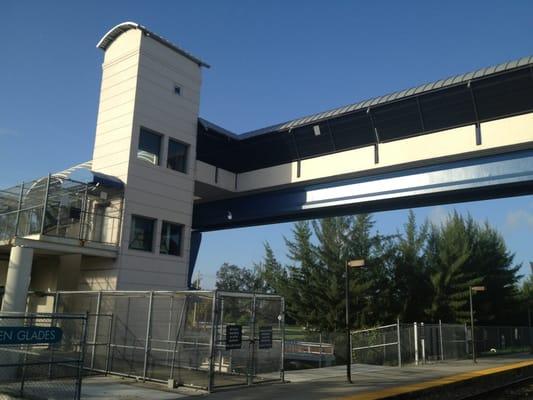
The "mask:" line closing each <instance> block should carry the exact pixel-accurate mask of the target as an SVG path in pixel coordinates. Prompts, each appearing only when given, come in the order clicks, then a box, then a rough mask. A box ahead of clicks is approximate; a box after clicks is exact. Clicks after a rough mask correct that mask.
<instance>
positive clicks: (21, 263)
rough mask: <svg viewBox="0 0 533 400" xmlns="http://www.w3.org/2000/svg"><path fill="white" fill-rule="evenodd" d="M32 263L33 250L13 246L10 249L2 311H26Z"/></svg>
mask: <svg viewBox="0 0 533 400" xmlns="http://www.w3.org/2000/svg"><path fill="white" fill-rule="evenodd" d="M32 263H33V249H32V248H31V247H23V246H15V247H13V248H12V249H11V254H10V255H9V264H8V267H7V277H6V286H5V292H4V299H3V301H2V311H11V312H13V311H16V312H25V311H26V298H27V297H28V289H29V286H30V278H31V266H32Z"/></svg>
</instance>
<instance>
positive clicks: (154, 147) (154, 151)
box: [137, 128, 161, 165]
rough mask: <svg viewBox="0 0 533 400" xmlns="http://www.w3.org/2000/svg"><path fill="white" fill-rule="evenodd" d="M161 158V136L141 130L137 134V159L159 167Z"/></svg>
mask: <svg viewBox="0 0 533 400" xmlns="http://www.w3.org/2000/svg"><path fill="white" fill-rule="evenodd" d="M160 156H161V135H158V134H157V133H153V132H150V131H148V130H146V129H144V128H141V132H140V134H139V148H138V150H137V158H139V159H141V160H144V161H146V162H149V163H150V164H153V165H159V158H160Z"/></svg>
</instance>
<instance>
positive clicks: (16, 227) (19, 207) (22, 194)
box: [15, 182, 24, 236]
mask: <svg viewBox="0 0 533 400" xmlns="http://www.w3.org/2000/svg"><path fill="white" fill-rule="evenodd" d="M23 196H24V182H22V183H21V184H20V193H19V204H18V208H17V216H16V219H15V236H18V231H19V223H20V210H22V199H23Z"/></svg>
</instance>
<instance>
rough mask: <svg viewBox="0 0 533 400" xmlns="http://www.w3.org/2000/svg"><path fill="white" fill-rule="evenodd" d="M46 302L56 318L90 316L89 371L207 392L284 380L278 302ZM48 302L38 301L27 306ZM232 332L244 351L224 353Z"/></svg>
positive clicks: (109, 294)
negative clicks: (238, 336)
mask: <svg viewBox="0 0 533 400" xmlns="http://www.w3.org/2000/svg"><path fill="white" fill-rule="evenodd" d="M44 297H46V296H44ZM49 297H53V301H52V303H53V309H54V311H55V312H57V313H80V312H87V313H88V314H87V315H88V320H87V345H86V354H87V356H86V358H85V362H84V367H85V369H86V370H87V371H93V372H95V373H103V374H113V375H119V376H125V377H133V378H136V379H140V380H143V381H145V380H150V381H155V382H161V383H165V384H169V385H171V386H177V385H183V386H190V387H195V388H201V389H207V390H214V389H216V388H218V387H224V386H230V385H250V384H253V383H258V382H267V381H270V380H280V379H283V368H282V367H283V361H282V359H283V346H284V344H283V313H284V310H283V308H284V303H283V299H282V298H281V297H279V296H271V295H261V294H250V293H229V292H210V291H181V292H160V291H154V292H147V291H103V292H94V291H93V292H91V291H86V292H83V291H75V292H71V291H61V292H57V293H53V294H49ZM48 300H50V299H46V300H44V299H43V297H42V296H41V297H40V298H38V297H37V296H34V297H32V298H30V300H29V304H30V305H33V306H35V305H37V304H49V301H48ZM228 326H238V327H240V329H241V335H242V337H241V344H240V347H239V348H232V349H228V348H227V340H228V337H227V329H228ZM266 342H268V343H266ZM265 343H266V344H265Z"/></svg>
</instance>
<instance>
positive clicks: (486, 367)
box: [82, 355, 533, 400]
mask: <svg viewBox="0 0 533 400" xmlns="http://www.w3.org/2000/svg"><path fill="white" fill-rule="evenodd" d="M526 364H530V365H533V357H532V356H531V355H521V356H513V357H490V358H483V359H480V360H479V362H478V363H477V364H475V365H474V364H473V363H472V361H467V360H465V361H451V362H441V363H435V364H426V365H422V366H418V367H417V366H408V367H403V368H397V367H381V366H369V365H353V366H352V373H353V374H352V380H353V384H348V383H347V382H346V381H345V380H346V379H345V376H346V375H345V373H346V372H345V371H346V370H345V367H343V366H338V367H328V368H322V369H313V370H301V371H290V372H287V373H286V375H285V377H286V380H288V381H290V382H291V383H287V384H281V383H279V384H262V385H255V386H253V387H243V388H232V389H231V390H223V391H218V392H215V393H212V394H210V395H208V394H206V393H205V392H200V391H194V390H187V389H183V388H180V389H177V390H165V389H164V387H163V386H162V385H155V384H140V383H133V382H132V381H131V380H127V379H119V378H98V377H96V378H87V379H86V380H85V381H84V385H83V396H82V398H83V399H87V400H89V399H91V400H92V399H96V398H98V399H110V400H111V399H113V400H125V399H142V400H152V399H194V398H197V397H198V396H205V397H208V398H209V400H229V399H231V400H247V399H291V400H326V399H328V400H329V399H345V400H348V399H349V400H371V399H380V398H385V397H386V396H390V395H392V394H399V393H404V392H410V391H413V390H419V389H423V388H427V387H432V386H440V385H443V384H447V383H451V382H456V381H460V380H465V379H469V378H471V377H474V376H479V375H487V374H491V373H494V372H497V371H499V370H501V369H506V368H511V367H513V366H519V365H526Z"/></svg>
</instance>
